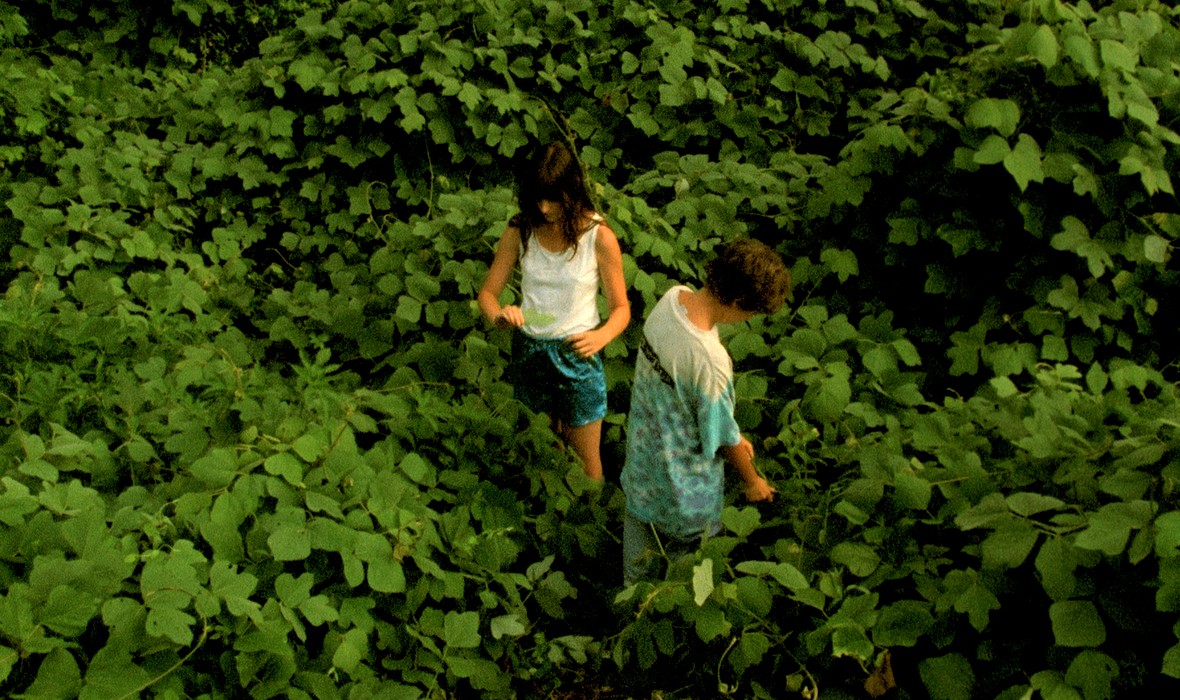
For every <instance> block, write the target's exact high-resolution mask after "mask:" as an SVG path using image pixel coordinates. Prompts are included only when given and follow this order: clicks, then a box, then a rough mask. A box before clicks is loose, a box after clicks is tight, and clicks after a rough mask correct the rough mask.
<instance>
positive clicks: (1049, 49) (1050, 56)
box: [1028, 24, 1059, 68]
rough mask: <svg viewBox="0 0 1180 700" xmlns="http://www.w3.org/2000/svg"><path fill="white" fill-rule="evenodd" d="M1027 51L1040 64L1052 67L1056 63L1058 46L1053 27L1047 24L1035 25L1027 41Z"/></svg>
mask: <svg viewBox="0 0 1180 700" xmlns="http://www.w3.org/2000/svg"><path fill="white" fill-rule="evenodd" d="M1028 52H1029V53H1030V54H1032V57H1033V58H1035V59H1036V60H1037V62H1038V63H1040V64H1041V65H1042V66H1044V67H1046V68H1052V67H1053V66H1055V65H1057V59H1058V55H1059V47H1058V45H1057V35H1056V34H1055V33H1054V32H1053V29H1052V28H1051V27H1049V26H1047V25H1043V24H1042V25H1041V26H1039V27H1037V30H1036V31H1035V32H1033V35H1032V37H1031V38H1029V41H1028Z"/></svg>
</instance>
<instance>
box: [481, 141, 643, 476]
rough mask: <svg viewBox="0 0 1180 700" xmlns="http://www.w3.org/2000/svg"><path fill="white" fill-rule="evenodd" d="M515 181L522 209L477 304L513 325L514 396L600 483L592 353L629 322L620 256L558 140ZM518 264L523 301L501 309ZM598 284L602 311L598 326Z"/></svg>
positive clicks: (602, 403)
mask: <svg viewBox="0 0 1180 700" xmlns="http://www.w3.org/2000/svg"><path fill="white" fill-rule="evenodd" d="M517 188H518V192H517V195H518V201H519V206H520V213H519V214H517V215H516V216H514V217H513V218H512V219H511V220H510V221H509V222H508V226H507V227H506V228H505V229H504V233H503V235H502V236H501V237H500V243H499V245H498V246H497V247H496V255H495V258H494V259H493V260H492V265H491V267H490V268H489V269H488V276H487V278H486V279H485V280H484V283H483V286H482V287H481V288H480V290H479V308H480V311H482V312H483V315H484V317H485V318H486V319H487V320H488V322H489V323H491V324H492V325H494V326H495V327H497V328H511V329H516V331H517V332H515V333H513V336H512V362H511V364H510V365H509V368H508V377H509V380H510V381H511V382H512V384H513V394H514V396H515V397H516V398H517V399H519V400H520V401H521V402H522V403H524V404H525V405H526V406H528V407H529V408H530V409H532V410H534V411H538V412H545V413H547V414H549V416H550V419H551V420H552V421H553V425H554V429H555V430H556V431H557V433H558V434H559V435H561V436H562V437H563V438H564V439H565V441H566V442H567V443H569V444H570V445H571V446H572V447H573V449H574V452H575V453H577V455H578V457H579V458H580V459H581V461H582V468H583V469H584V470H585V472H586V475H587V476H589V477H590V478H591V479H595V480H601V479H602V458H601V455H600V454H599V442H600V439H601V435H602V419H603V418H604V417H605V416H606V375H605V374H604V372H603V365H602V358H601V357H600V356H599V354H598V353H599V351H600V350H602V348H604V347H605V346H606V344H607V343H609V342H610V341H612V340H614V339H615V338H616V337H617V336H618V335H619V334H620V333H622V332H623V329H624V328H626V327H627V323H629V322H630V320H631V306H630V303H629V302H628V301H627V290H626V286H625V284H624V282H623V254H622V251H621V250H620V249H619V241H618V238H616V237H615V233H614V231H612V230H611V229H610V227H609V226H607V225H606V223H605V222H604V221H603V219H602V217H601V216H600V215H599V214H598V213H597V212H595V211H594V205H593V204H592V203H591V201H590V194H589V192H588V191H587V189H586V184H585V181H584V180H583V178H582V168H581V164H580V163H579V162H578V160H577V158H576V157H575V156H574V154H573V152H572V151H571V150H570V149H569V147H568V146H566V145H565V144H564V143H561V142H553V143H550V144H548V145H547V146H545V147H543V148H541V149H540V150H539V151H538V152H537V153H536V155H535V156H534V157H533V158H532V160H531V161H530V162H529V163H528V165H527V166H526V167H525V169H524V170H523V171H522V172H519V173H518V174H517ZM517 262H519V263H520V269H521V282H520V290H521V296H522V297H523V301H522V302H521V304H520V306H504V307H501V306H500V292H502V291H503V290H504V285H505V284H507V282H508V279H509V277H510V276H511V274H512V271H513V270H514V269H515V267H516V264H517ZM600 281H601V283H602V289H603V291H604V292H605V294H606V301H607V306H608V308H609V309H610V311H609V315H608V316H607V319H606V322H605V323H602V325H601V326H600V325H599V323H600V321H601V319H600V317H599V315H598V303H597V301H598V285H599V282H600Z"/></svg>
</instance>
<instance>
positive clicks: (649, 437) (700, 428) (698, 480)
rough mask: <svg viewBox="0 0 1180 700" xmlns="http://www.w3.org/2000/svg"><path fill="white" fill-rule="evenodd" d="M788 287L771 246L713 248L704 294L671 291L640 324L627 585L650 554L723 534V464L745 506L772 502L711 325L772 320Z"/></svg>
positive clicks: (644, 568)
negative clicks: (741, 489)
mask: <svg viewBox="0 0 1180 700" xmlns="http://www.w3.org/2000/svg"><path fill="white" fill-rule="evenodd" d="M790 286H791V276H790V272H789V271H788V270H787V268H786V267H785V266H784V265H783V261H782V259H781V258H780V257H779V256H778V254H777V253H775V252H774V251H773V250H771V249H770V247H768V246H767V245H765V244H763V243H760V242H758V241H754V240H741V241H735V242H732V243H728V244H726V245H723V246H722V247H721V248H719V249H718V252H717V256H716V257H715V258H714V259H713V260H712V261H711V262H710V263H709V265H708V267H707V268H706V278H705V286H704V288H703V289H701V290H700V291H693V290H691V289H689V288H688V287H686V286H676V287H673V288H672V289H671V290H669V291H668V292H667V293H666V294H665V295H664V296H663V298H661V299H660V301H659V303H657V304H656V306H655V308H654V309H652V311H651V313H650V314H649V316H648V319H647V322H646V323H644V326H643V336H644V337H643V343H642V346H641V352H640V353H639V358H638V360H637V362H636V367H635V379H634V382H633V384H632V387H631V411H630V415H629V416H628V419H627V457H626V462H625V464H624V467H623V473H622V476H621V482H622V486H623V492H624V493H625V494H626V496H627V513H626V520H625V522H624V527H623V580H624V584H625V585H630V584H632V583H634V582H635V581H636V580H638V579H640V578H644V577H647V576H649V575H650V574H651V573H652V569H653V567H654V564H655V563H656V559H655V556H653V554H658V553H659V552H660V551H661V550H662V551H664V552H665V553H668V554H669V555H673V554H680V553H684V552H688V551H689V550H690V549H691V548H692V547H693V546H695V545H696V544H698V543H699V542H700V540H701V538H702V537H706V536H709V535H713V534H715V533H716V532H717V531H718V530H719V529H720V519H721V508H722V496H723V490H724V485H725V479H724V467H723V463H724V462H728V463H729V464H731V465H732V466H733V467H734V468H735V469H736V470H737V473H738V474H739V475H740V476H741V478H742V481H743V482H744V484H745V492H746V498H748V499H749V500H750V501H769V500H771V499H772V498H773V497H774V491H775V489H774V487H773V486H771V485H770V484H769V483H767V481H766V479H764V478H763V477H761V476H760V475H759V474H758V472H757V471H756V470H755V468H754V447H753V445H751V444H750V441H749V440H747V439H746V438H745V437H743V436H742V434H741V432H740V431H739V430H738V426H737V423H736V422H735V421H734V416H733V406H734V390H733V362H732V360H731V359H730V357H729V353H728V352H726V350H725V348H724V347H723V346H722V345H721V340H720V337H719V336H718V333H717V325H718V324H722V323H741V322H743V321H746V320H748V319H749V318H751V317H752V316H754V315H755V314H757V313H766V314H772V313H774V312H775V311H777V310H778V309H779V307H781V306H782V304H783V301H784V300H785V299H786V297H787V294H788V293H789V291H790Z"/></svg>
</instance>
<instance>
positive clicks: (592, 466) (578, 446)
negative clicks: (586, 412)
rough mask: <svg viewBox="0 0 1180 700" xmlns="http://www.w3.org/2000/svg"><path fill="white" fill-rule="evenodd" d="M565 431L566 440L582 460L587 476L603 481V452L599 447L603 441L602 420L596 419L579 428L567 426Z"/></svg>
mask: <svg viewBox="0 0 1180 700" xmlns="http://www.w3.org/2000/svg"><path fill="white" fill-rule="evenodd" d="M564 432H565V439H566V441H567V442H569V444H570V446H571V447H573V448H574V452H576V453H577V455H578V458H579V459H581V460H582V469H583V471H585V472H586V476H588V477H590V478H591V479H594V480H595V481H602V453H601V451H600V448H599V445H600V443H601V441H602V421H601V420H596V421H594V422H593V423H587V424H586V425H581V426H578V427H577V428H570V427H568V426H565V430H564Z"/></svg>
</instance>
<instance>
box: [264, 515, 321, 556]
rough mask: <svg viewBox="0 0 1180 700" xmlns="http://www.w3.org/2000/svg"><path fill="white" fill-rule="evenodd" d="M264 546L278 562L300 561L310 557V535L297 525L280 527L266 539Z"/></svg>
mask: <svg viewBox="0 0 1180 700" xmlns="http://www.w3.org/2000/svg"><path fill="white" fill-rule="evenodd" d="M266 544H267V546H268V547H270V552H271V554H273V555H274V558H275V559H277V560H278V561H302V560H304V559H307V558H308V557H309V556H311V534H310V533H309V532H308V530H307V529H306V528H305V527H301V526H298V525H292V524H284V525H280V526H279V527H278V528H276V529H275V531H274V532H273V533H271V535H270V537H267V538H266Z"/></svg>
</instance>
